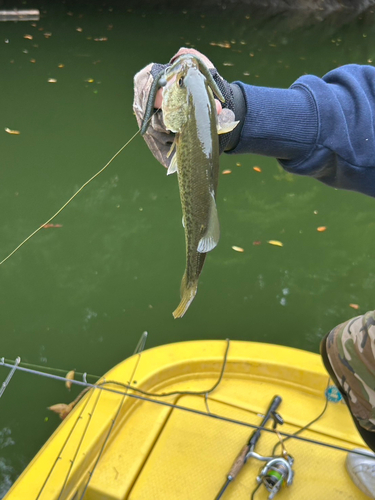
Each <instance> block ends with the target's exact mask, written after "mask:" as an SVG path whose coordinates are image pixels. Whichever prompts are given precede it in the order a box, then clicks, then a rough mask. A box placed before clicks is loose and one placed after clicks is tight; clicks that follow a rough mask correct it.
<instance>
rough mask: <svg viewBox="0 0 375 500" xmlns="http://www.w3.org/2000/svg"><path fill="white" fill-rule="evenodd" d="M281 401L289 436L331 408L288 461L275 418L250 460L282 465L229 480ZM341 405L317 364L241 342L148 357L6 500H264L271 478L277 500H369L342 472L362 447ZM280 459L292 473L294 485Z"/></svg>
mask: <svg viewBox="0 0 375 500" xmlns="http://www.w3.org/2000/svg"><path fill="white" fill-rule="evenodd" d="M136 389H137V390H136ZM141 391H142V392H141ZM165 393H169V394H170V395H168V396H164V397H160V395H161V394H165ZM156 395H158V396H156ZM275 395H279V396H280V397H281V398H282V402H281V404H280V405H279V407H278V408H277V413H278V414H279V415H281V417H282V419H283V420H284V424H283V425H281V422H279V424H278V425H277V430H278V431H279V432H280V433H281V434H282V435H285V434H288V435H291V434H294V433H296V432H297V431H299V430H301V429H303V428H304V427H305V426H306V425H307V424H309V423H310V422H312V421H313V420H315V419H316V417H318V416H319V415H320V414H321V413H322V412H323V410H324V408H325V407H326V409H325V411H324V413H323V415H322V416H321V417H320V418H319V419H318V420H317V421H316V422H315V423H312V425H311V426H310V427H308V428H307V429H305V430H302V432H300V433H299V434H298V436H297V437H298V438H299V439H297V438H296V437H292V438H290V439H288V440H286V441H285V443H284V446H285V452H284V454H282V447H281V446H280V445H279V446H277V448H276V449H275V451H274V453H273V449H274V447H275V445H277V443H280V441H279V437H278V435H277V434H276V432H275V431H273V430H272V421H274V420H275V419H276V417H277V415H276V417H274V418H273V419H270V421H269V423H268V424H267V425H266V430H262V431H261V433H260V437H259V440H258V441H257V443H256V445H255V448H254V452H256V454H258V456H263V457H265V458H268V459H272V458H273V456H277V458H278V462H277V461H276V462H275V465H274V467H270V469H268V470H264V468H265V466H266V465H267V463H268V462H270V460H268V461H267V460H263V461H261V460H259V459H258V458H257V457H256V456H249V458H248V459H247V461H246V463H245V464H244V465H243V467H242V468H241V470H240V471H239V472H238V475H237V476H236V477H235V479H233V480H230V479H229V481H228V473H229V471H230V470H231V467H232V465H233V462H234V461H235V459H236V457H237V456H238V455H239V453H240V451H241V450H242V449H243V448H244V445H246V444H247V443H248V441H249V438H250V436H251V435H252V434H253V432H254V426H259V425H260V424H261V422H262V420H263V417H264V414H265V413H266V412H267V409H268V407H269V405H270V402H271V401H272V400H273V398H274V396H275ZM134 396H136V397H134ZM339 397H340V395H339V394H338V393H337V391H335V388H334V387H333V386H332V383H331V387H329V378H328V375H327V373H326V371H325V369H324V367H323V364H322V362H321V360H320V356H319V355H317V354H313V353H310V352H306V351H302V350H298V349H294V348H290V347H283V346H276V345H270V344H261V343H254V342H239V341H231V342H230V343H229V342H227V341H194V342H181V343H175V344H169V345H165V346H160V347H156V348H153V349H149V350H146V351H143V352H141V353H139V354H136V355H134V356H132V357H130V358H128V359H126V360H125V361H123V362H122V363H120V364H118V365H117V366H115V367H114V368H113V369H112V370H110V371H109V372H108V373H107V374H106V375H105V376H104V377H103V378H102V379H101V381H100V382H99V383H98V384H97V386H96V387H94V388H91V389H89V391H88V392H86V394H84V396H83V397H82V398H81V399H80V400H79V402H78V403H77V404H76V405H75V407H74V409H73V410H72V411H71V412H70V414H69V415H68V416H67V417H66V418H65V419H64V420H63V421H62V423H61V424H60V426H59V427H58V428H57V430H56V431H55V433H54V434H53V435H52V436H51V438H50V439H49V440H48V441H47V443H46V444H45V445H44V446H43V448H42V449H41V450H40V451H39V453H38V454H37V455H36V457H35V458H34V459H33V460H32V462H31V463H30V464H29V466H28V467H27V468H26V470H25V471H24V472H23V473H22V475H21V476H20V477H19V479H18V480H17V482H16V483H15V484H14V485H13V487H12V488H11V490H10V491H9V492H8V494H7V495H6V497H5V499H6V500H16V499H17V500H29V499H30V500H31V499H38V500H57V499H60V500H63V499H64V500H65V499H66V500H79V499H81V498H82V499H85V500H124V499H129V500H141V499H142V500H157V499H160V500H169V499H171V500H172V499H173V500H175V499H176V500H188V499H191V500H200V499H202V500H214V499H215V498H218V495H219V492H222V494H221V496H220V498H222V499H223V500H231V499H232V500H249V499H250V498H254V500H263V499H266V498H269V497H270V495H271V493H270V491H269V490H267V488H266V484H265V483H266V481H265V479H267V478H268V480H270V481H271V483H270V484H272V481H273V482H274V483H275V482H278V484H279V486H280V485H281V484H282V486H281V487H280V489H279V490H278V491H277V492H276V493H275V498H276V499H279V500H286V499H288V500H297V499H298V500H301V499H302V498H311V499H319V500H320V499H329V500H335V499H337V500H339V499H340V500H343V499H353V500H354V499H356V500H361V499H363V500H366V498H367V497H366V496H365V495H364V494H362V493H361V491H360V490H359V489H358V488H357V487H356V486H355V485H354V484H353V483H352V481H351V480H350V478H349V475H348V473H347V472H346V469H345V459H346V454H347V452H346V451H343V450H342V449H341V448H344V449H345V450H348V449H349V450H350V449H353V448H358V447H362V448H365V445H364V443H363V441H362V439H361V437H360V436H359V434H358V432H357V431H356V429H355V426H354V424H353V422H352V419H351V417H350V414H349V412H348V410H347V408H346V405H345V404H344V403H342V401H339V402H338V401H332V402H328V403H327V398H328V399H332V400H337V399H339ZM326 403H327V405H326ZM56 418H58V417H57V416H56ZM267 429H268V431H267ZM279 436H280V434H279ZM280 437H281V436H280ZM327 445H328V446H327ZM281 458H283V459H284V461H285V462H286V463H287V464H289V466H290V470H291V471H293V473H294V475H293V476H292V479H293V480H292V482H291V481H290V484H289V485H288V484H286V483H287V472H286V469H287V467H286V465H285V462H283V463H284V469H283V468H282V467H281V463H282V460H281ZM242 462H243V460H242ZM261 470H263V473H264V475H263V476H262V473H261ZM283 474H284V476H283ZM288 474H289V472H288ZM258 477H259V479H258V480H257V478H258ZM288 477H289V476H288ZM289 479H290V477H289ZM226 483H227V487H226V488H224V490H223V487H224V485H225V484H226ZM267 484H268V483H267ZM256 488H257V489H256ZM254 491H255V493H254ZM252 494H253V497H252V496H251V495H252ZM271 498H272V497H271Z"/></svg>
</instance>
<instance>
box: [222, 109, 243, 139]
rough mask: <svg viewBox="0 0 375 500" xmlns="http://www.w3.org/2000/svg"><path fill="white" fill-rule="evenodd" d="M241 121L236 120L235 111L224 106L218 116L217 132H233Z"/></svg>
mask: <svg viewBox="0 0 375 500" xmlns="http://www.w3.org/2000/svg"><path fill="white" fill-rule="evenodd" d="M239 123H240V122H239V121H236V119H235V115H234V113H233V111H232V110H231V109H228V108H224V109H223V110H222V112H221V113H220V114H219V115H218V117H217V133H218V134H227V133H228V132H232V130H233V129H235V128H236V127H237V125H238V124H239Z"/></svg>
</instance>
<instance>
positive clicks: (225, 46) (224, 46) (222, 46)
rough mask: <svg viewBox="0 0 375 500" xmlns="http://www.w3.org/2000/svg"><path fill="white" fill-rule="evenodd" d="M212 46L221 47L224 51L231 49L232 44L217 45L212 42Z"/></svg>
mask: <svg viewBox="0 0 375 500" xmlns="http://www.w3.org/2000/svg"><path fill="white" fill-rule="evenodd" d="M210 45H213V46H214V47H221V48H223V49H230V48H231V45H230V43H228V42H224V43H220V42H218V43H215V42H210Z"/></svg>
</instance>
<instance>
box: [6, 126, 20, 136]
mask: <svg viewBox="0 0 375 500" xmlns="http://www.w3.org/2000/svg"><path fill="white" fill-rule="evenodd" d="M5 132H6V133H7V134H12V135H20V133H21V132H20V131H19V130H11V129H10V128H8V127H5Z"/></svg>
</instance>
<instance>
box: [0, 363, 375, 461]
mask: <svg viewBox="0 0 375 500" xmlns="http://www.w3.org/2000/svg"><path fill="white" fill-rule="evenodd" d="M0 366H5V367H7V368H11V369H12V368H13V367H14V366H13V365H9V364H8V363H5V362H3V360H2V359H1V360H0ZM16 370H19V371H23V372H28V373H33V374H34V375H40V376H43V377H47V378H52V379H54V380H60V381H62V382H66V378H65V377H60V376H58V375H53V374H51V373H44V372H38V371H36V370H30V369H28V368H23V367H21V366H17V367H16ZM70 382H72V384H76V385H80V386H84V387H90V388H91V389H99V390H101V391H107V392H110V393H113V394H117V395H120V396H123V395H124V394H125V395H127V396H129V397H130V398H133V399H137V400H139V401H145V402H148V403H154V404H157V405H160V406H166V407H168V408H172V409H176V410H182V411H186V412H188V413H192V414H195V415H200V416H204V417H207V418H212V419H215V420H220V421H222V422H228V423H231V424H236V425H239V426H242V427H248V428H250V429H259V430H261V431H262V432H268V433H271V434H275V435H276V433H275V431H274V430H273V429H268V428H267V427H261V426H259V425H255V424H250V423H249V422H244V421H242V420H237V419H234V418H230V417H225V416H223V415H217V414H215V413H206V412H204V411H201V410H197V409H195V408H189V407H187V406H181V405H178V404H173V403H169V402H167V401H160V400H157V399H151V398H149V397H145V396H141V395H139V394H130V393H124V392H122V391H119V390H116V389H111V388H109V387H104V386H103V385H98V384H90V383H88V382H81V381H79V380H71V381H70ZM134 389H135V388H134V387H132V390H133V391H134ZM278 432H279V434H280V435H281V436H283V437H287V438H293V439H296V440H297V441H302V442H305V443H309V444H316V445H319V446H323V447H325V448H331V449H334V450H338V451H344V452H346V453H354V454H356V455H360V456H363V457H366V458H368V454H367V453H362V452H360V451H355V450H351V449H349V448H345V447H343V446H338V445H334V444H330V443H324V442H322V441H317V440H315V439H310V438H305V437H302V436H297V435H294V434H289V433H287V432H282V431H278Z"/></svg>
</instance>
